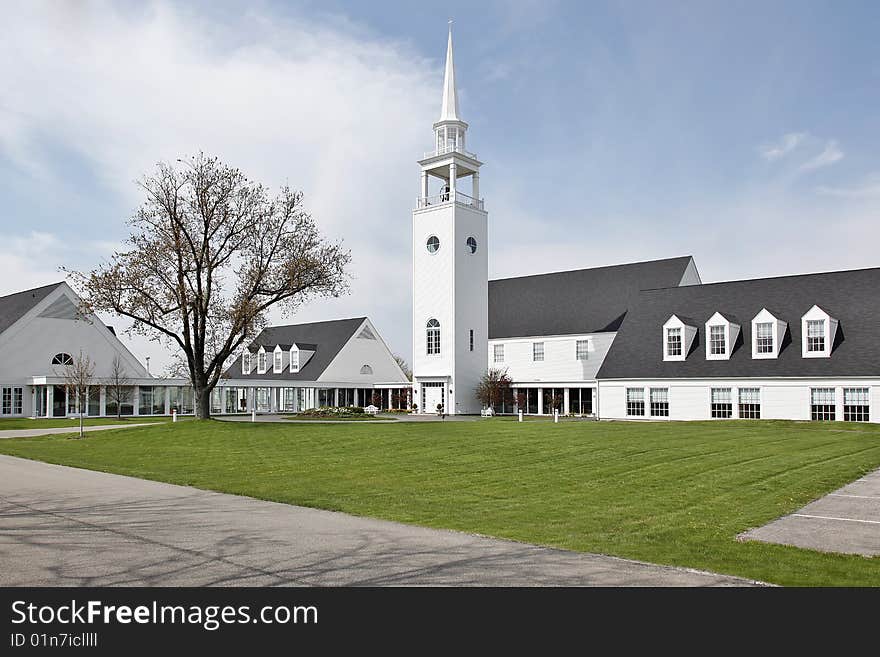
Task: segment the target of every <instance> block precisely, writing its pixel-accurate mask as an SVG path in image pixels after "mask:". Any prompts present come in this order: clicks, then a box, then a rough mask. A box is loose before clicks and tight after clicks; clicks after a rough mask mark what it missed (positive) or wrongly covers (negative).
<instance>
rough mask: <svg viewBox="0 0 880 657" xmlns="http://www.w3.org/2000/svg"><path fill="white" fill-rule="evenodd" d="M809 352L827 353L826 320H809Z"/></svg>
mask: <svg viewBox="0 0 880 657" xmlns="http://www.w3.org/2000/svg"><path fill="white" fill-rule="evenodd" d="M807 351H809V352H816V351H825V320H824V319H808V320H807Z"/></svg>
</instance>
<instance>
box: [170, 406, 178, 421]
mask: <svg viewBox="0 0 880 657" xmlns="http://www.w3.org/2000/svg"><path fill="white" fill-rule="evenodd" d="M171 421H172V422H177V409H176V408H172V409H171Z"/></svg>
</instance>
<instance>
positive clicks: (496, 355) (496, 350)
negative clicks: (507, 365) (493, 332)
mask: <svg viewBox="0 0 880 657" xmlns="http://www.w3.org/2000/svg"><path fill="white" fill-rule="evenodd" d="M492 362H493V363H503V362H504V345H503V344H496V345H492Z"/></svg>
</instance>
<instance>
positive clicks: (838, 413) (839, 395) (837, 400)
mask: <svg viewBox="0 0 880 657" xmlns="http://www.w3.org/2000/svg"><path fill="white" fill-rule="evenodd" d="M834 419H835V420H837V421H838V422H843V386H838V387H837V388H835V389H834Z"/></svg>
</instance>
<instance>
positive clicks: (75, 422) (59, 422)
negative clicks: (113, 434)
mask: <svg viewBox="0 0 880 657" xmlns="http://www.w3.org/2000/svg"><path fill="white" fill-rule="evenodd" d="M143 422H171V418H170V417H161V416H160V417H151V416H138V417H133V416H130V415H129V416H126V417H123V418H122V419H117V418H115V417H92V418H84V420H83V426H86V427H96V426H100V425H108V424H141V423H143ZM59 427H76V428H79V418H72V419H71V418H63V417H59V418H37V419H33V420H32V419H30V418H26V417H15V418H3V419H0V431H6V430H7V429H55V428H59Z"/></svg>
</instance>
